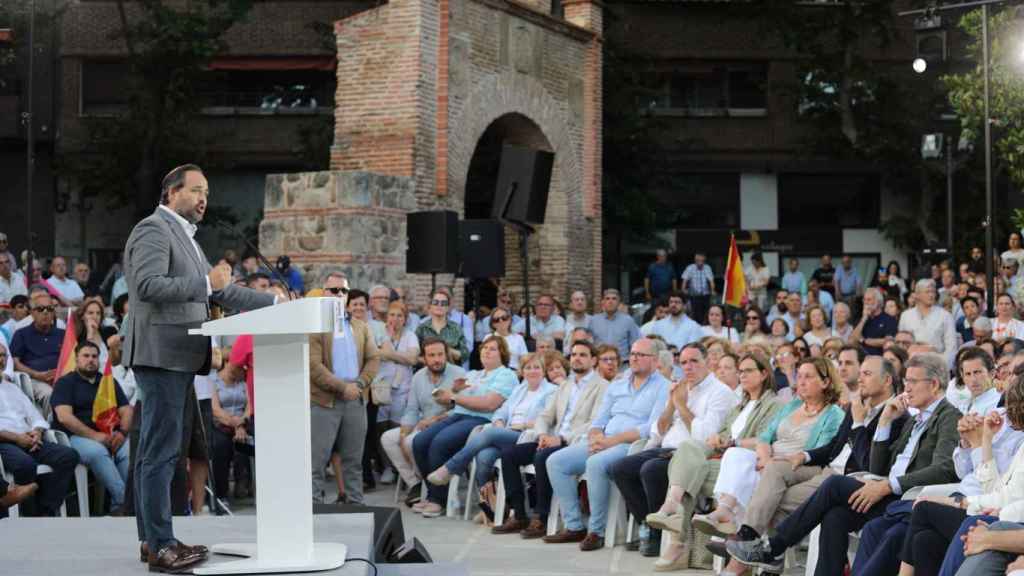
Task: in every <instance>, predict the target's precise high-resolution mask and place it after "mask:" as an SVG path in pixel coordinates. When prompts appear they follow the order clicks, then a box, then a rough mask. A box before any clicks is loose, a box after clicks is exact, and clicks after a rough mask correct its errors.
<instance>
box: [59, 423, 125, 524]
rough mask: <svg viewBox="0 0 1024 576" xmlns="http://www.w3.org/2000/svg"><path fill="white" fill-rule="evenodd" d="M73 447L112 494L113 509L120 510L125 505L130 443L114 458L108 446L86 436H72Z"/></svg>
mask: <svg viewBox="0 0 1024 576" xmlns="http://www.w3.org/2000/svg"><path fill="white" fill-rule="evenodd" d="M71 447H72V448H74V449H75V452H78V457H79V458H81V459H82V464H85V465H86V466H88V467H89V470H91V471H92V473H93V474H95V475H96V478H98V479H99V481H100V484H103V487H104V488H106V489H107V492H109V493H110V500H111V507H113V508H120V507H121V506H122V505H123V504H124V483H125V480H126V479H127V478H128V442H127V441H125V442H124V443H123V444H121V447H120V448H118V449H117V454H114V455H113V456H111V455H110V450H108V449H107V447H106V446H104V445H103V444H100V443H99V442H97V441H95V440H92V439H90V438H86V437H85V436H72V437H71Z"/></svg>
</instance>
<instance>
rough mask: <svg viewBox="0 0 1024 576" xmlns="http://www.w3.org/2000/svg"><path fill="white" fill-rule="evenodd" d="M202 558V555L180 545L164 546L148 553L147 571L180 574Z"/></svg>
mask: <svg viewBox="0 0 1024 576" xmlns="http://www.w3.org/2000/svg"><path fill="white" fill-rule="evenodd" d="M204 560H206V558H205V557H204V556H201V555H199V554H194V553H192V552H191V551H190V550H187V549H184V548H182V547H180V546H164V547H163V548H161V549H160V551H158V552H155V553H154V552H150V553H149V571H150V572H162V573H165V574H181V573H183V572H188V571H190V570H191V568H192V567H193V566H195V565H196V564H199V563H200V562H202V561H204Z"/></svg>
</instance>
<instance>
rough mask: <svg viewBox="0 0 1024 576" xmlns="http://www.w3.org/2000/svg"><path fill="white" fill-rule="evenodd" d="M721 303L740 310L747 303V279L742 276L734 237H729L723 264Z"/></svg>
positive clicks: (741, 262) (741, 267)
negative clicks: (723, 275)
mask: <svg viewBox="0 0 1024 576" xmlns="http://www.w3.org/2000/svg"><path fill="white" fill-rule="evenodd" d="M722 301H723V302H724V303H725V305H726V306H734V307H736V308H742V307H743V306H744V305H746V303H747V279H746V278H745V277H744V276H743V259H742V258H741V257H740V251H739V249H738V248H736V237H735V236H729V259H728V260H727V261H726V264H725V287H724V288H722Z"/></svg>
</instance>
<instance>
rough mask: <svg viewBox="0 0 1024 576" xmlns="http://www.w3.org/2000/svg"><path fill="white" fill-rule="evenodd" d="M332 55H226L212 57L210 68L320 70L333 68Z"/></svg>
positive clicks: (335, 63) (334, 64)
mask: <svg viewBox="0 0 1024 576" xmlns="http://www.w3.org/2000/svg"><path fill="white" fill-rule="evenodd" d="M336 65H337V60H335V58H334V56H282V57H274V56H226V57H221V58H214V59H213V61H211V62H210V65H209V69H210V70H322V71H325V72H329V71H332V70H334V69H335V67H336Z"/></svg>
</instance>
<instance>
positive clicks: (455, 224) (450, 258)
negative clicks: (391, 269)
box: [405, 210, 459, 274]
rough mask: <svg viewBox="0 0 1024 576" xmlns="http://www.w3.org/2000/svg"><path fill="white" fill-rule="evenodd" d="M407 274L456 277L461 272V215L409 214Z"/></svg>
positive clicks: (407, 217)
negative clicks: (459, 257)
mask: <svg viewBox="0 0 1024 576" xmlns="http://www.w3.org/2000/svg"><path fill="white" fill-rule="evenodd" d="M405 235H406V239H407V242H408V247H407V248H406V251H405V271H406V272H407V273H409V274H455V273H456V272H458V271H459V259H458V250H459V215H458V214H456V213H455V212H452V211H451V210H431V211H429V212H410V213H409V214H408V215H407V216H406V224H405Z"/></svg>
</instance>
